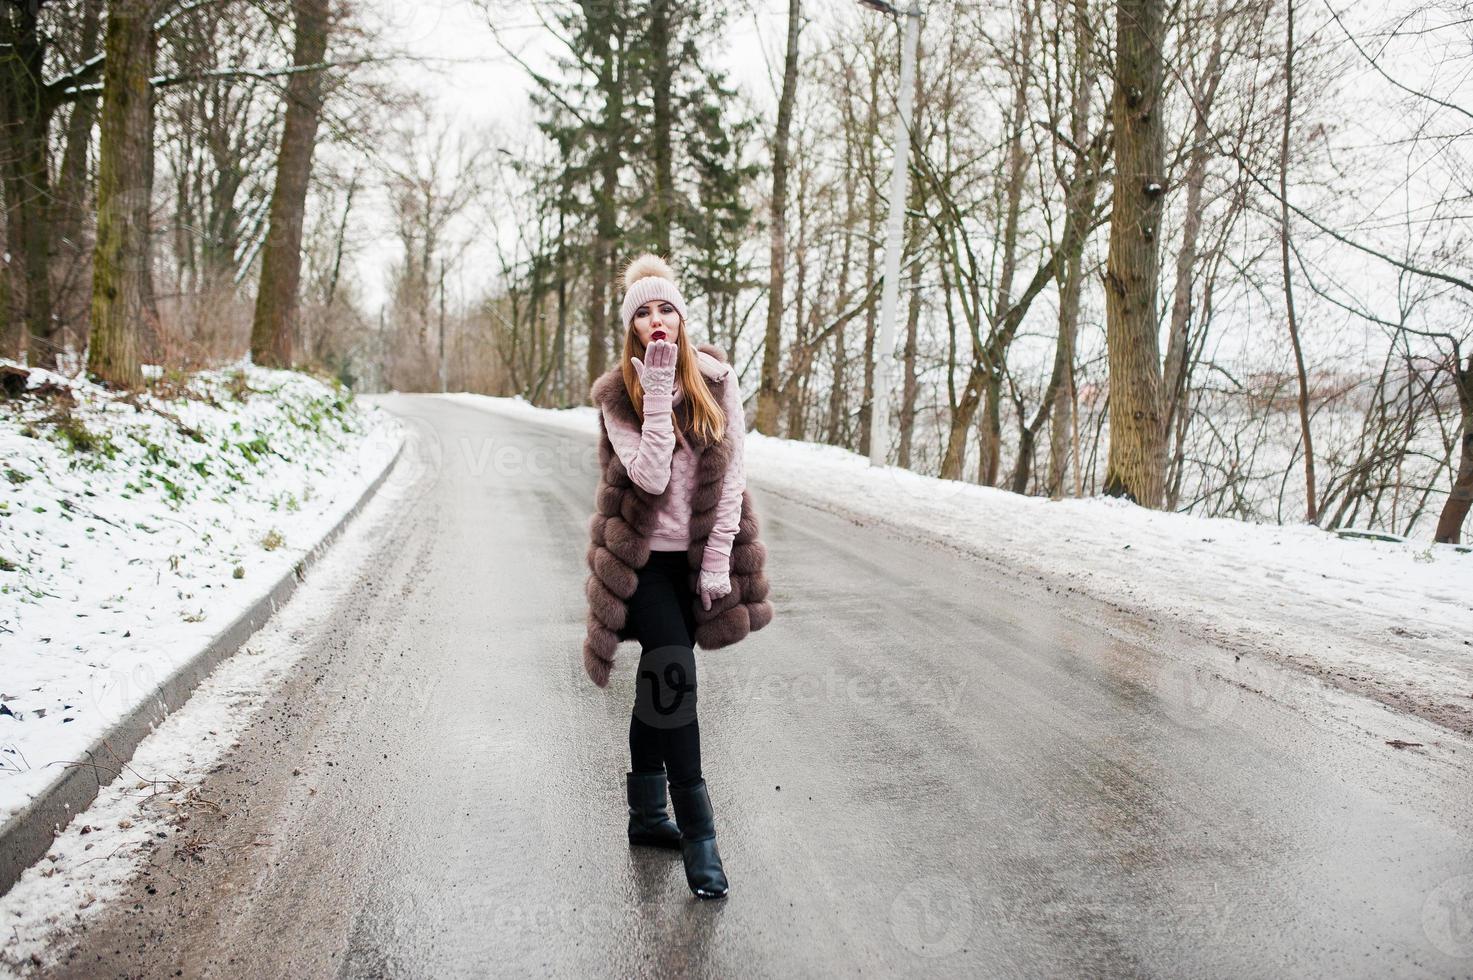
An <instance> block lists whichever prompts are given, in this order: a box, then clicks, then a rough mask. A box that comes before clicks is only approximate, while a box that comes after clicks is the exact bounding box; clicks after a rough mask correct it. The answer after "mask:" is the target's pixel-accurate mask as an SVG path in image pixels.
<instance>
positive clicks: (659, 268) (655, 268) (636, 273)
mask: <svg viewBox="0 0 1473 980" xmlns="http://www.w3.org/2000/svg"><path fill="white" fill-rule="evenodd" d="M649 276H659V277H660V278H661V279H669V280H670V281H671V282H674V281H675V273H674V272H673V271H672V270H671V268H670V264H669V263H668V262H666V261H665V260H664V259H662V258H660V257H659V256H658V255H651V254H649V253H648V252H647V253H645V254H644V255H641V256H640V257H639V258H637V259H635V260H634V261H633V262H631V263H629V266H628V268H626V269H625V270H624V288H625V289H628V288H629V287H630V286H632V285H634V284H635V283H636V282H638V281H639V280H641V279H645V278H648V277H649Z"/></svg>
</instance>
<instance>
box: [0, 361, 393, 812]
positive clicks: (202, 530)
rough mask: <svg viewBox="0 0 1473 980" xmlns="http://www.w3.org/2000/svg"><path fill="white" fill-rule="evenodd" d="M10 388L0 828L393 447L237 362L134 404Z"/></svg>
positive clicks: (377, 469)
mask: <svg viewBox="0 0 1473 980" xmlns="http://www.w3.org/2000/svg"><path fill="white" fill-rule="evenodd" d="M16 367H19V365H15V364H14V362H6V361H0V372H3V371H5V370H6V369H7V368H12V369H13V368H16ZM25 383H26V386H27V392H26V394H25V395H23V396H21V397H18V398H13V399H8V400H7V399H0V822H3V821H5V820H8V819H9V818H10V817H11V816H13V815H14V814H15V813H16V812H17V811H19V810H20V809H21V808H22V807H24V806H25V805H26V803H27V802H29V801H30V800H31V799H32V798H33V797H35V796H36V795H37V794H38V793H39V792H40V791H41V790H42V789H43V788H44V787H45V786H46V785H47V784H48V783H49V782H51V780H53V779H54V778H55V777H56V775H57V774H58V773H59V767H62V766H65V765H67V764H68V763H70V762H73V761H75V760H78V759H79V758H82V757H83V755H84V753H85V750H86V749H87V747H88V746H90V745H91V744H92V743H93V742H94V741H95V740H96V739H97V738H98V737H100V736H101V735H103V734H104V733H105V732H106V731H107V730H108V729H109V727H110V725H111V724H112V723H113V722H115V721H116V720H118V719H119V718H121V717H123V716H125V715H126V714H127V713H128V712H129V711H130V710H131V709H132V708H133V707H134V706H135V705H137V704H138V703H139V702H140V701H141V700H142V699H143V698H145V697H147V696H148V694H149V693H150V692H151V691H153V689H154V688H155V686H156V685H157V684H158V683H159V682H160V681H162V680H164V679H165V678H167V677H168V676H170V674H172V673H173V672H174V670H175V669H176V668H177V667H178V666H179V665H180V664H181V663H183V662H184V661H186V660H188V659H189V658H190V656H191V655H193V654H194V653H195V652H196V651H197V650H199V649H200V648H201V647H203V646H204V645H205V644H207V643H208V642H209V640H210V638H211V637H213V636H214V635H215V634H216V633H217V632H218V631H219V630H220V629H221V628H222V627H223V626H224V625H225V624H228V623H229V622H231V621H232V620H233V619H234V618H235V617H236V616H237V615H239V613H240V612H241V611H243V610H244V609H245V608H247V607H248V606H249V605H250V604H251V603H252V602H253V601H254V600H255V599H257V598H258V597H259V596H260V595H261V594H263V593H264V592H265V591H266V590H267V589H269V588H270V586H271V584H272V583H274V582H275V581H277V579H278V578H279V577H280V576H281V575H283V574H284V573H286V572H287V571H288V570H290V569H291V568H292V567H293V566H294V565H295V564H296V563H297V562H298V561H299V560H300V559H301V558H302V556H303V555H305V554H306V553H307V552H308V551H310V550H311V548H312V547H313V546H314V545H315V544H317V542H318V541H319V540H320V538H321V537H322V535H323V534H324V533H325V532H326V531H327V530H328V529H330V528H331V527H333V525H334V524H335V523H336V522H337V521H338V519H339V518H341V516H342V515H343V514H344V513H346V512H347V511H348V510H349V509H350V508H351V507H352V506H353V505H354V504H355V503H356V502H357V501H358V499H359V497H360V496H361V493H362V491H363V489H364V488H365V487H366V486H367V485H368V484H369V483H371V482H372V481H373V480H374V478H375V477H377V476H378V475H379V474H380V473H381V472H382V471H383V468H384V466H385V465H386V464H387V462H388V461H389V460H390V459H391V458H392V457H393V455H394V452H395V451H396V450H397V448H398V446H399V442H400V439H401V428H400V425H399V423H398V422H397V421H395V420H394V419H393V418H392V417H391V416H389V415H388V414H387V413H384V412H383V411H382V410H380V409H377V408H372V407H367V406H363V405H360V404H358V403H357V402H356V401H355V400H354V398H353V395H352V393H351V392H350V391H348V390H346V389H344V388H342V387H340V386H336V385H332V384H327V383H324V382H321V381H318V380H315V379H313V378H311V377H308V376H306V375H303V374H298V373H294V372H289V371H272V370H267V369H263V368H258V367H255V366H252V365H250V364H248V363H245V362H242V363H240V364H238V365H233V366H231V367H228V368H226V369H223V370H219V371H208V372H201V373H199V374H195V375H191V376H188V377H176V376H170V375H165V376H162V377H157V378H155V379H154V380H153V381H152V382H151V384H150V385H149V387H148V388H147V389H146V390H145V391H144V392H143V393H141V394H139V395H137V396H133V397H130V396H120V395H118V394H116V393H113V392H109V391H107V390H105V389H102V388H99V387H97V386H95V385H92V384H89V383H88V382H86V381H85V380H80V379H72V378H67V377H65V376H62V375H57V374H53V373H50V372H47V371H42V370H31V371H30V372H29V375H28V377H27V378H26V379H25Z"/></svg>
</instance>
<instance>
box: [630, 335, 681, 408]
mask: <svg viewBox="0 0 1473 980" xmlns="http://www.w3.org/2000/svg"><path fill="white" fill-rule="evenodd" d="M644 356H645V357H647V358H649V363H647V364H646V363H643V362H641V361H640V359H639V358H637V357H631V358H630V359H629V360H630V362H631V363H633V365H634V373H635V374H636V375H638V376H639V383H640V385H641V386H642V387H643V388H644V391H645V394H647V395H654V396H655V397H656V398H661V397H664V396H666V395H673V394H674V392H675V345H674V344H672V343H671V342H670V341H668V340H656V341H653V342H652V343H651V344H650V345H649V346H648V347H646V348H645V351H644Z"/></svg>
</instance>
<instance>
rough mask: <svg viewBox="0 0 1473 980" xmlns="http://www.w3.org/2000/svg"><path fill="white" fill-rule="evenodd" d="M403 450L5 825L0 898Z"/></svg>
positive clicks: (263, 612)
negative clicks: (272, 580) (291, 561)
mask: <svg viewBox="0 0 1473 980" xmlns="http://www.w3.org/2000/svg"><path fill="white" fill-rule="evenodd" d="M403 452H404V440H400V443H399V448H398V449H396V450H395V451H394V455H393V458H391V459H390V460H389V462H388V464H387V465H386V466H385V467H384V468H383V471H382V472H380V473H379V475H378V476H376V477H374V479H373V482H372V483H370V484H369V485H368V486H367V487H366V488H365V489H364V491H363V493H362V494H360V495H359V497H358V500H357V502H356V503H354V504H353V506H352V507H351V508H349V509H348V511H347V513H345V514H344V515H343V516H342V517H341V518H340V519H339V520H338V522H337V523H336V524H334V525H333V526H332V528H331V529H330V530H329V531H328V532H327V533H326V534H324V535H323V536H322V539H321V540H320V541H318V542H317V544H316V545H314V546H313V547H312V549H311V550H310V551H308V552H307V553H306V554H305V555H303V556H302V557H301V559H300V560H299V561H298V562H297V563H296V565H294V566H293V567H292V568H290V569H288V570H287V571H286V573H285V574H283V575H282V576H281V578H280V579H278V580H277V582H276V584H275V585H273V586H272V587H271V589H270V591H268V592H267V593H266V594H265V595H262V596H261V597H260V598H259V599H257V600H256V601H255V602H253V603H251V605H250V608H248V609H246V610H245V611H244V612H242V613H241V614H240V615H239V616H237V617H236V618H235V620H234V621H233V622H231V623H230V624H229V625H227V626H226V627H225V628H224V629H222V630H221V631H220V632H219V633H217V634H216V635H215V637H214V639H212V640H211V641H210V642H209V643H208V644H207V645H206V646H205V647H204V649H202V650H200V651H199V652H198V653H196V654H195V655H194V656H192V657H190V658H189V660H188V661H186V662H185V663H183V664H181V665H180V666H179V669H178V670H176V671H174V673H173V674H172V675H170V676H169V677H167V678H165V679H164V680H163V682H162V683H160V684H159V686H158V687H157V688H155V689H154V690H153V691H152V692H151V693H150V694H149V695H148V696H147V697H145V698H144V699H143V700H142V701H140V702H139V703H138V704H137V705H136V706H135V707H134V708H133V710H131V711H129V712H128V713H127V714H126V715H125V716H123V717H122V718H120V719H118V720H117V721H116V722H114V723H113V725H112V726H111V727H110V728H109V729H108V730H107V731H106V732H104V733H103V734H102V735H101V736H99V737H98V738H97V740H96V741H95V742H93V743H92V747H91V748H89V749H88V750H87V753H86V758H87V762H85V763H83V762H78V763H75V764H73V765H70V766H68V767H67V768H66V769H65V770H64V771H63V773H62V775H61V776H59V777H58V778H57V779H56V780H54V781H53V782H52V783H51V784H50V785H49V786H47V787H46V788H45V789H44V790H43V791H42V792H41V794H40V795H38V796H37V797H36V798H35V799H34V800H32V801H31V802H30V803H29V804H28V805H27V806H26V807H25V809H23V810H21V811H20V812H19V813H17V814H16V815H15V816H13V817H11V818H10V819H9V820H7V821H6V822H5V824H4V826H0V895H3V894H5V893H6V892H8V891H10V888H11V886H12V885H14V884H15V883H16V881H17V880H18V879H19V878H20V876H21V875H22V874H24V873H25V870H26V869H27V868H29V867H30V866H31V865H33V864H35V863H36V862H37V861H39V860H41V858H43V857H44V856H45V855H46V851H47V849H49V848H50V847H51V842H52V841H53V840H55V839H56V835H57V834H58V833H60V832H61V830H62V829H63V828H65V827H66V825H67V824H68V823H69V822H70V821H71V819H72V817H74V816H76V815H77V814H78V813H80V812H82V811H83V810H85V809H86V808H87V807H88V806H90V805H91V804H92V801H93V800H94V799H96V798H97V794H98V792H99V791H101V789H102V787H104V786H106V785H107V784H108V783H110V782H112V781H113V780H114V779H115V778H117V776H118V774H119V772H120V770H121V769H122V765H123V763H125V762H127V761H128V760H129V759H131V758H133V752H134V750H135V749H137V747H138V743H139V742H141V741H143V739H144V738H146V737H147V736H148V735H149V734H150V733H151V732H152V731H153V729H154V726H156V725H157V724H158V723H159V722H161V721H163V720H164V719H165V718H166V717H168V715H169V714H170V713H171V712H174V711H177V710H179V708H180V707H181V706H183V704H184V703H185V702H186V701H188V700H189V696H190V695H191V694H193V693H194V689H195V688H196V687H198V686H199V684H200V682H201V681H203V680H204V679H205V678H206V677H207V676H209V674H210V671H212V670H214V669H215V667H216V666H217V665H219V663H220V662H221V661H223V660H225V659H226V658H227V657H229V656H231V655H232V654H234V653H235V652H236V651H237V650H239V649H240V648H241V646H242V645H243V644H244V643H245V642H246V640H248V639H250V637H251V635H252V634H253V633H255V632H256V630H258V629H260V628H261V626H263V625H264V624H265V623H266V620H268V619H270V618H271V616H272V614H273V613H275V612H276V608H277V607H278V606H280V605H281V604H282V603H284V602H285V601H286V600H287V599H288V598H289V597H290V596H291V594H292V593H293V592H295V591H296V588H297V583H298V582H299V581H302V580H303V577H304V576H303V573H304V572H305V571H306V569H307V568H308V567H310V566H311V565H313V564H315V563H316V562H317V561H318V559H320V558H321V557H322V556H323V554H325V553H326V551H327V549H328V548H329V547H330V546H331V545H332V543H333V541H334V540H336V538H337V537H338V535H340V534H341V533H342V532H343V530H344V529H345V528H346V527H347V526H348V523H349V522H350V521H351V520H352V519H353V518H354V517H356V516H357V514H358V512H359V511H360V510H362V509H363V506H364V505H365V504H366V503H368V501H369V499H370V498H372V497H373V495H374V494H375V493H376V492H377V491H378V488H379V487H380V486H381V485H382V484H383V482H384V479H385V478H386V477H388V475H389V473H390V471H392V470H393V468H394V466H395V464H396V463H398V462H399V457H400V456H401V455H403Z"/></svg>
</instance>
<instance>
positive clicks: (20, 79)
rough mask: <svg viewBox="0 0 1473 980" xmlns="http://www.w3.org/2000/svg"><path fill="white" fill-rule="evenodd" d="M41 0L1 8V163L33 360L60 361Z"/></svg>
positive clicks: (14, 269)
mask: <svg viewBox="0 0 1473 980" xmlns="http://www.w3.org/2000/svg"><path fill="white" fill-rule="evenodd" d="M39 9H40V5H39V4H34V3H7V4H5V5H4V9H3V11H0V31H3V33H0V44H3V45H4V46H6V47H9V48H10V53H9V54H8V56H6V57H4V58H3V59H0V136H3V145H4V149H3V150H0V166H3V168H4V182H5V203H6V220H7V228H6V243H7V247H8V248H9V249H10V250H11V258H10V269H11V287H12V302H14V303H16V304H17V305H18V307H19V308H18V311H17V312H18V316H19V319H20V325H21V326H22V327H23V328H24V329H25V331H26V336H27V348H28V350H29V353H30V363H31V364H34V365H38V366H41V367H48V368H54V367H56V354H57V344H56V342H55V338H54V336H53V331H54V329H55V324H54V322H53V319H52V316H51V282H50V280H51V277H50V260H51V214H50V211H51V183H50V167H49V164H48V161H47V155H48V140H47V131H48V129H49V128H50V125H51V116H52V113H53V112H54V111H55V108H56V106H55V104H54V103H53V102H52V100H51V96H50V93H49V92H48V91H47V90H46V88H45V86H44V84H43V79H42V70H43V68H44V66H45V60H46V42H45V40H44V39H43V38H42V36H41V35H40V33H39V30H38V24H37V17H38V12H39Z"/></svg>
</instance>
